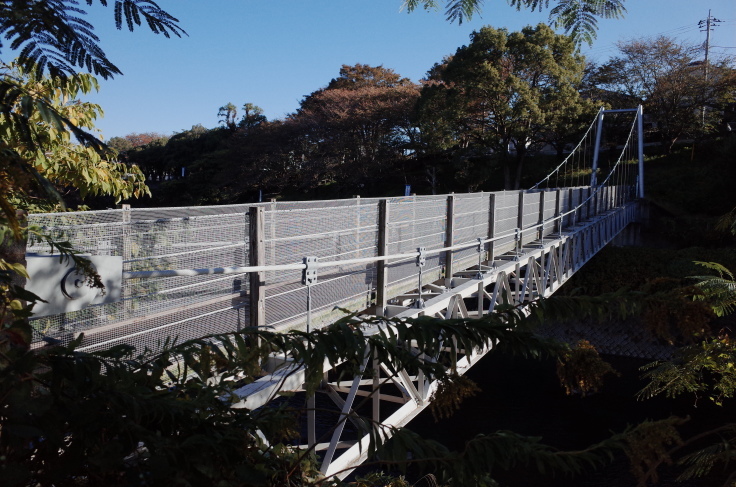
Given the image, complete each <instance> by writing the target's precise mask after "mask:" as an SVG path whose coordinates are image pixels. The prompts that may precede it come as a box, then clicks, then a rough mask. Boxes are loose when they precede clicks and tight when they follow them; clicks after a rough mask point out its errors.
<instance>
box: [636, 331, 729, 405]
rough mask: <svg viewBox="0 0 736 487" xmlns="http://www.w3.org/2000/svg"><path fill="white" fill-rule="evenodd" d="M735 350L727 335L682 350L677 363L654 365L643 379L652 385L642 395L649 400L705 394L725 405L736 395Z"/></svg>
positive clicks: (678, 353) (647, 368)
mask: <svg viewBox="0 0 736 487" xmlns="http://www.w3.org/2000/svg"><path fill="white" fill-rule="evenodd" d="M735 364H736V347H735V346H734V344H733V341H732V340H731V338H730V337H729V336H728V335H725V334H724V335H721V336H718V337H713V338H708V339H706V340H704V341H703V342H701V343H699V344H695V345H690V346H687V347H683V348H682V349H680V350H679V351H678V352H677V356H676V358H675V360H673V361H669V362H653V363H651V364H649V365H647V366H645V368H644V369H643V370H646V373H645V374H644V378H646V379H648V380H649V383H648V384H647V386H646V387H645V388H643V389H642V391H641V392H640V393H639V397H640V398H642V399H647V398H650V397H654V396H657V395H660V394H663V395H665V396H667V397H677V396H679V395H681V394H684V393H692V394H694V395H695V397H696V398H698V397H700V396H701V395H703V394H706V396H707V397H708V399H709V400H711V401H713V402H715V403H716V404H718V405H722V404H723V401H724V399H729V398H732V397H733V395H734V392H735V391H736V370H734V369H735V367H736V366H735Z"/></svg>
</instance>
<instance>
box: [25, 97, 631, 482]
mask: <svg viewBox="0 0 736 487" xmlns="http://www.w3.org/2000/svg"><path fill="white" fill-rule="evenodd" d="M605 113H608V112H604V111H601V112H600V113H599V116H598V118H597V120H598V121H599V122H598V123H597V127H596V130H589V131H588V134H586V137H585V138H588V137H590V138H591V139H593V138H595V139H597V141H598V142H599V141H600V137H601V133H602V127H603V126H602V120H603V116H604V114H605ZM636 113H637V115H638V116H637V117H636V118H635V122H634V123H633V124H632V129H631V132H630V134H629V138H628V141H627V143H626V144H625V145H624V149H623V150H622V151H621V152H620V155H619V156H618V158H617V160H616V161H615V164H613V165H611V166H610V167H609V168H608V170H607V171H606V172H603V171H600V169H599V167H598V165H597V164H598V158H599V155H600V151H599V150H598V147H599V145H598V144H596V143H595V142H593V143H589V144H584V143H583V142H581V144H579V145H578V147H576V148H575V149H574V150H573V151H572V152H571V153H570V155H569V156H568V157H567V158H566V159H565V161H564V162H563V163H562V164H560V166H558V167H557V168H556V169H555V170H554V171H553V173H551V175H550V176H548V177H547V178H545V180H543V181H542V182H541V183H540V184H538V185H536V186H535V188H534V189H532V190H525V191H504V192H492V193H471V194H450V195H440V196H411V197H402V198H383V199H378V198H353V199H349V200H331V201H308V202H270V203H264V204H255V205H231V206H220V207H196V208H163V209H161V208H158V209H130V208H126V209H121V210H107V211H101V212H78V213H59V214H45V215H33V216H32V217H31V218H30V223H31V224H35V225H38V226H41V227H43V228H45V229H46V230H47V231H48V232H50V233H54V234H58V235H60V236H63V237H64V238H66V239H68V240H69V241H70V242H72V243H73V244H74V246H75V247H76V248H77V249H79V250H82V251H83V252H85V253H88V254H90V255H92V256H94V257H95V258H96V259H98V260H97V261H94V262H95V263H96V264H97V265H98V268H99V269H102V268H105V269H107V266H110V267H112V268H113V270H112V271H111V276H112V277H109V279H108V280H107V282H109V283H111V285H110V286H109V287H110V289H111V290H114V291H115V292H110V293H108V295H106V296H97V295H96V294H95V293H93V292H87V291H86V290H85V289H84V288H79V287H78V286H77V284H78V281H77V280H75V279H74V276H75V274H74V271H73V270H72V269H62V270H61V271H60V272H61V274H60V275H61V282H60V286H58V287H59V288H60V290H58V291H57V292H60V293H61V294H63V299H61V301H60V303H61V306H62V308H61V309H60V308H58V307H53V306H51V307H50V308H47V309H46V310H43V309H42V310H41V313H39V315H44V316H40V317H38V318H36V319H34V320H33V325H34V329H35V330H36V332H37V339H38V341H39V343H41V340H42V339H54V340H59V341H61V342H66V341H69V340H71V339H73V338H74V337H76V336H77V335H78V334H80V333H84V340H83V341H82V343H81V345H80V347H79V348H80V349H82V350H94V349H100V348H105V347H110V346H113V345H117V344H121V343H127V344H132V345H135V346H136V348H137V349H138V350H143V349H145V348H148V349H153V350H155V349H156V348H157V347H159V346H160V344H161V343H163V342H164V341H165V339H166V338H168V337H177V338H178V340H179V341H183V340H186V339H190V338H198V337H200V336H203V335H208V334H214V333H225V332H230V331H235V330H239V329H242V328H244V327H248V326H259V327H269V328H270V329H274V330H277V331H281V330H284V331H285V330H290V329H301V330H304V329H315V328H320V327H323V326H326V325H329V324H330V323H332V322H334V321H335V320H336V319H337V318H340V317H342V316H344V313H345V310H347V311H352V312H359V313H365V314H374V315H377V316H384V317H393V318H396V319H402V318H411V317H417V316H422V315H428V316H440V317H445V318H452V317H462V318H473V317H477V318H480V317H482V316H483V314H484V313H490V312H493V310H494V308H495V307H496V305H497V304H498V303H500V302H510V303H523V302H526V301H529V300H532V299H535V298H537V297H540V296H549V295H550V294H552V293H553V292H554V291H555V290H556V289H557V288H559V286H561V285H562V284H563V283H564V282H565V281H566V280H567V279H568V278H569V277H570V276H571V275H572V274H573V273H574V272H575V271H577V270H578V269H579V268H580V267H581V266H582V265H583V264H584V263H585V262H587V261H588V260H589V259H590V258H591V257H592V256H593V255H594V254H595V253H596V252H597V251H598V250H599V249H600V248H602V247H603V246H604V245H605V244H606V243H608V242H609V241H610V240H611V239H612V238H614V237H615V236H616V235H617V234H618V233H619V232H620V231H621V230H622V229H623V228H624V227H625V226H626V225H627V224H628V223H629V222H631V221H633V220H635V219H636V218H637V213H638V203H637V198H638V197H640V196H642V195H643V185H642V178H641V159H642V157H641V156H642V153H641V145H642V144H641V141H642V139H641V132H640V129H641V123H640V121H641V116H640V115H641V110H640V109H639V110H637V111H636ZM637 126H638V128H639V131H635V130H634V128H635V127H637ZM585 138H584V139H585ZM588 148H590V149H592V150H590V151H589V152H590V153H589V154H586V153H585V152H586V151H587V149H588ZM586 168H587V169H586ZM586 171H587V178H588V180H587V181H585V183H587V184H584V185H578V186H572V187H549V186H550V181H552V176H553V175H556V177H557V180H559V177H560V175H565V174H573V175H574V177H576V178H578V179H579V178H580V177H581V173H586ZM564 179H565V178H563V180H564ZM567 179H568V180H569V178H567ZM29 250H30V251H31V252H32V251H40V250H42V248H41V247H31V248H30V249H29ZM37 258H38V259H40V260H42V261H43V262H44V265H47V264H48V260H49V259H45V260H44V258H43V257H37ZM105 259H109V260H111V261H112V262H113V264H112V265H109V263H106V262H107V261H106V260H105ZM98 262H99V264H98ZM117 262H120V263H121V266H120V268H119V269H116V268H115V264H116V263H117ZM44 272H46V273H47V277H48V276H51V277H48V278H47V279H43V280H45V281H49V282H51V281H54V278H53V276H52V273H51V272H50V271H47V270H46V271H44ZM103 277H105V276H103ZM37 281H38V279H37ZM57 281H58V280H57ZM47 292H48V293H53V292H54V290H53V289H50V290H47ZM42 297H44V298H46V297H48V296H46V295H42ZM49 301H50V302H53V300H52V299H49ZM80 303H81V304H80ZM64 306H66V308H64ZM59 311H66V312H59ZM376 326H377V328H376V330H374V331H375V332H381V329H380V326H379V325H376ZM384 326H389V325H384ZM488 351H489V350H488V349H485V350H473V351H467V354H465V355H462V354H461V355H460V356H459V357H458V362H457V368H458V372H459V373H463V372H464V371H466V370H467V369H468V368H469V367H470V366H472V364H474V363H475V362H476V361H477V359H479V358H480V357H482V356H483V355H484V354H486V353H487V352H488ZM417 353H421V351H417ZM331 366H332V367H334V366H337V364H332V365H331ZM268 371H269V373H270V374H269V375H266V376H264V377H263V378H262V379H260V380H258V381H256V382H254V383H252V384H250V385H248V386H246V387H244V388H242V389H241V390H239V391H238V394H239V395H240V397H241V398H242V401H241V402H240V403H239V406H240V407H247V408H251V409H252V408H256V407H260V406H262V405H263V404H265V403H266V402H268V401H269V400H270V399H272V398H273V397H275V396H276V394H277V393H278V392H279V391H284V390H300V389H301V387H302V383H303V375H302V373H303V371H300V369H299V365H298V364H293V363H292V362H291V361H290V360H289V358H288V357H280V358H279V357H274V358H273V360H272V361H271V363H270V364H269V366H268ZM386 381H388V382H390V384H388V385H386V384H384V382H386ZM435 388H436V384H435V383H434V382H433V381H432V378H430V377H423V376H421V375H416V374H414V375H413V374H412V373H410V372H408V371H401V372H400V373H399V374H398V375H393V374H389V373H388V371H387V370H385V369H383V368H382V365H381V364H380V363H376V362H375V361H372V360H371V358H370V357H366V358H365V365H364V371H363V374H361V375H359V376H357V377H355V379H354V380H353V381H352V383H351V384H350V387H349V388H345V387H343V386H342V384H340V383H334V382H329V381H328V380H326V381H325V383H324V384H323V391H324V392H326V393H327V395H328V396H329V397H331V398H332V399H333V400H334V402H335V403H336V404H337V405H338V407H339V409H340V411H341V418H342V420H338V421H337V423H336V424H337V426H335V428H334V430H333V432H332V435H331V437H330V438H329V441H325V442H322V443H318V437H317V433H316V430H317V427H316V425H315V418H314V415H312V414H310V415H309V418H308V427H307V430H308V434H307V438H306V439H305V445H306V446H311V447H314V448H315V449H316V450H317V451H319V452H321V459H322V473H323V474H325V475H328V476H330V475H333V474H336V473H338V472H340V475H345V473H346V472H349V471H350V469H351V468H352V467H355V466H356V465H358V464H359V463H360V462H361V461H363V459H364V455H365V454H366V452H367V448H366V442H367V441H368V439H367V436H366V437H362V438H343V436H344V433H345V431H344V430H343V427H344V425H345V420H346V418H349V417H351V414H352V413H353V411H352V408H353V404H354V401H355V399H356V397H361V396H370V397H371V398H372V409H373V411H372V413H371V414H372V420H373V421H375V422H380V423H381V424H384V425H387V426H402V425H404V424H406V423H407V422H408V421H409V420H410V419H411V418H413V417H415V416H416V415H417V414H419V412H421V411H422V410H423V409H425V408H426V407H427V405H428V404H429V401H430V398H431V395H432V392H433V391H434V389H435ZM386 404H392V405H394V406H392V407H391V408H387V407H386V406H385V405H386ZM396 404H399V405H400V407H398V408H396V406H395V405H396ZM382 406H383V407H382ZM310 409H311V410H313V408H310Z"/></svg>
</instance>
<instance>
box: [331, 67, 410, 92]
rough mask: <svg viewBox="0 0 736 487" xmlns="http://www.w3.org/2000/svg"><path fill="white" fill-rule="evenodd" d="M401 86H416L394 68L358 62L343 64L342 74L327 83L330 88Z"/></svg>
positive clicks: (353, 88)
mask: <svg viewBox="0 0 736 487" xmlns="http://www.w3.org/2000/svg"><path fill="white" fill-rule="evenodd" d="M399 86H409V87H412V86H414V83H412V82H411V80H410V79H409V78H402V77H401V76H400V75H399V74H398V73H396V72H394V70H393V69H390V68H384V67H383V65H381V66H370V65H368V64H356V65H354V66H348V65H347V64H343V65H342V67H341V68H340V75H339V76H338V77H337V78H333V79H332V80H331V81H330V82H329V84H328V85H327V88H326V89H328V90H334V89H348V90H356V89H359V88H368V87H373V88H396V87H399Z"/></svg>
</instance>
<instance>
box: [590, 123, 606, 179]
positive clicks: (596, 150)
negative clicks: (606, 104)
mask: <svg viewBox="0 0 736 487" xmlns="http://www.w3.org/2000/svg"><path fill="white" fill-rule="evenodd" d="M602 134H603V110H602V109H601V110H599V111H598V125H597V127H596V132H595V147H594V148H593V167H592V169H591V173H590V187H591V188H594V187H595V185H596V184H597V183H598V181H597V174H596V172H597V171H598V155H599V153H600V148H601V135H602Z"/></svg>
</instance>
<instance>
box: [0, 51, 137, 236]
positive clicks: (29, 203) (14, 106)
mask: <svg viewBox="0 0 736 487" xmlns="http://www.w3.org/2000/svg"><path fill="white" fill-rule="evenodd" d="M2 76H3V82H4V83H5V86H10V87H12V89H11V90H8V91H6V92H4V93H2V96H3V98H2V100H1V101H0V106H1V107H2V110H0V132H2V134H3V139H2V143H0V149H1V150H0V160H1V161H2V162H3V166H2V169H0V207H2V210H3V211H2V216H3V218H2V222H0V223H2V224H4V225H9V226H10V228H12V229H13V230H14V231H15V233H16V236H17V235H19V232H20V224H19V221H18V218H17V215H16V210H17V209H23V210H34V209H35V210H36V211H38V210H39V209H45V210H49V209H53V208H54V204H57V205H60V206H61V208H64V203H63V201H62V200H61V197H60V195H59V191H61V190H64V189H66V188H67V187H73V188H76V190H78V191H79V193H80V195H81V196H82V197H85V196H87V195H96V194H109V195H113V196H115V197H116V198H117V199H118V201H119V200H121V199H127V198H131V197H139V196H142V195H143V194H146V193H147V192H148V188H147V187H146V185H145V183H144V181H143V174H142V173H141V172H140V171H139V170H138V169H137V168H135V167H127V166H126V165H125V164H121V163H118V162H114V161H110V160H107V159H105V158H104V157H103V155H104V154H105V153H104V145H103V144H102V142H101V141H100V140H99V139H97V138H95V137H94V136H93V135H92V134H90V133H88V132H85V130H89V129H92V128H93V127H94V125H93V124H94V120H95V118H96V117H97V116H98V115H99V114H101V109H100V107H99V106H97V105H94V104H91V103H84V102H80V101H78V100H77V96H78V95H80V94H86V93H89V92H90V91H91V90H93V89H96V88H97V81H96V80H95V78H94V77H92V76H91V75H88V74H77V75H74V76H70V77H65V78H39V77H37V76H36V75H35V74H33V73H26V72H25V71H23V69H22V68H21V67H20V66H18V65H14V64H11V65H3V66H2ZM72 134H74V135H75V136H77V142H79V143H74V142H73V141H72V139H71V135H72ZM108 155H110V154H108ZM49 200H51V201H49Z"/></svg>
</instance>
